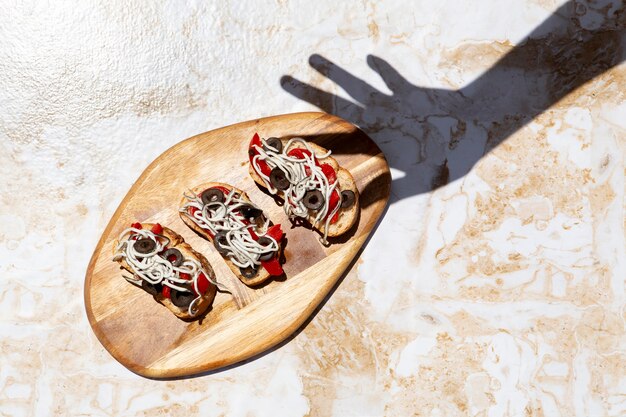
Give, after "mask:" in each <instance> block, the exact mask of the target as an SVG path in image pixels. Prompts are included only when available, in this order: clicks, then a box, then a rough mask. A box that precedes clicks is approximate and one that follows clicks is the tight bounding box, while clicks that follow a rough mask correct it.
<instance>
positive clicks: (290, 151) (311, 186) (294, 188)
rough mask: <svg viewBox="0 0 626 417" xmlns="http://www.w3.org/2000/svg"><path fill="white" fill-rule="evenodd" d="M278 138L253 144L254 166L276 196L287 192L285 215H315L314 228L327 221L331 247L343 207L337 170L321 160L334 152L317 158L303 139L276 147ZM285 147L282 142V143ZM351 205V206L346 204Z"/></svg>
mask: <svg viewBox="0 0 626 417" xmlns="http://www.w3.org/2000/svg"><path fill="white" fill-rule="evenodd" d="M274 139H275V138H270V139H267V140H263V139H260V138H259V136H258V134H255V135H254V137H253V138H252V141H251V142H250V150H249V155H250V163H251V164H252V167H253V168H254V170H255V172H256V173H257V174H258V175H259V176H260V177H261V179H262V180H263V182H264V183H265V186H266V187H267V189H268V190H269V191H270V193H272V194H276V193H277V192H278V191H279V190H280V191H282V192H283V193H284V198H285V205H284V206H283V207H284V209H285V213H286V214H287V215H288V216H289V217H290V218H291V219H293V218H295V217H303V218H307V217H308V216H309V215H311V216H314V221H313V222H312V223H313V227H315V226H316V225H317V224H318V223H320V222H322V221H323V222H324V236H323V238H322V239H321V240H322V243H324V244H327V243H328V241H327V237H328V227H329V225H330V224H332V223H336V222H337V220H338V218H339V213H338V211H339V209H340V208H341V206H342V204H343V201H342V200H343V199H342V195H341V194H340V193H339V189H338V186H339V182H338V181H337V173H336V172H335V169H334V168H333V167H332V166H331V165H330V164H326V163H320V162H319V160H320V159H324V158H327V157H328V156H330V154H331V152H330V151H328V152H327V153H325V154H321V155H316V154H315V152H314V151H313V149H312V148H311V146H310V145H309V144H308V143H307V142H306V141H305V140H304V139H301V138H292V139H290V140H289V141H288V142H287V144H286V145H285V146H284V147H283V146H273V145H274V143H275V142H276V141H275V140H274ZM281 145H282V142H281ZM352 200H353V202H354V193H352ZM346 204H347V203H346Z"/></svg>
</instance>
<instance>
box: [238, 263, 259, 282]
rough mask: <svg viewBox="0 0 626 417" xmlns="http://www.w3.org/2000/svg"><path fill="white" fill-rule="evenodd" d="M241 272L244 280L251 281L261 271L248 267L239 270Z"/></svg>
mask: <svg viewBox="0 0 626 417" xmlns="http://www.w3.org/2000/svg"><path fill="white" fill-rule="evenodd" d="M239 272H241V275H243V277H244V278H248V279H250V278H254V277H255V276H256V274H257V272H259V270H258V269H257V268H253V267H251V266H247V267H245V268H239Z"/></svg>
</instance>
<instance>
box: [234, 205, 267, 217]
mask: <svg viewBox="0 0 626 417" xmlns="http://www.w3.org/2000/svg"><path fill="white" fill-rule="evenodd" d="M239 211H241V214H242V215H243V217H244V218H246V219H249V218H253V219H256V218H258V217H259V216H262V215H263V210H261V209H260V208H256V207H252V206H248V205H246V206H241V207H240V208H239Z"/></svg>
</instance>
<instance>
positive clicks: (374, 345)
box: [0, 0, 626, 416]
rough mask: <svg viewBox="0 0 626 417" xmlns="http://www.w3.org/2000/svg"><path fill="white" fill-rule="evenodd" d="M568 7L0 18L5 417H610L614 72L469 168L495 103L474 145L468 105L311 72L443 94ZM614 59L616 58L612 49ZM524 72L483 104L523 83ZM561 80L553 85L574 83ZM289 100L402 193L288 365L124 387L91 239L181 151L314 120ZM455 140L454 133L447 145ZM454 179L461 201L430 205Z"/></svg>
mask: <svg viewBox="0 0 626 417" xmlns="http://www.w3.org/2000/svg"><path fill="white" fill-rule="evenodd" d="M246 3H247V4H246ZM561 4H563V2H561V1H550V0H548V1H526V2H522V1H509V0H507V1H502V0H489V1H486V2H485V1H483V2H465V1H460V0H448V1H443V2H428V1H416V2H407V1H386V2H373V1H372V2H370V1H363V2H339V1H316V2H307V1H302V2H288V1H277V2H269V1H265V2H260V1H259V2H241V1H240V2H236V1H233V2H186V3H185V2H179V1H171V2H162V3H158V4H155V3H153V2H140V1H137V2H124V1H119V2H110V1H103V2H81V1H76V2H57V3H56V4H47V3H44V2H35V1H33V2H18V3H15V4H12V3H11V2H5V3H3V5H2V6H0V177H1V178H2V182H1V184H2V185H1V186H0V189H1V190H2V193H1V200H0V274H1V276H2V285H1V286H0V414H3V415H10V416H21V415H37V416H41V415H50V414H58V415H79V414H93V415H140V414H146V415H161V414H164V415H228V416H247V415H259V416H263V415H267V416H279V415H289V416H299V415H305V414H311V415H323V416H324V415H330V414H334V415H337V416H348V415H356V416H365V415H389V416H404V415H428V416H453V415H477V416H487V415H489V416H501V415H511V416H521V415H526V416H528V415H533V416H540V415H550V416H559V415H561V416H573V415H577V416H605V415H611V416H618V415H623V413H625V412H626V401H625V400H624V398H626V397H625V394H626V379H625V378H624V375H626V369H625V365H624V364H625V363H626V351H625V346H626V338H625V336H624V277H625V276H626V267H625V262H626V256H625V253H624V245H625V243H624V223H623V219H624V205H623V201H624V171H623V169H624V147H625V143H624V138H625V126H624V120H626V106H625V104H624V97H623V94H624V90H625V86H626V84H625V77H626V74H625V71H624V66H623V65H622V66H618V67H614V68H612V69H611V70H609V71H608V72H605V73H603V74H602V75H600V76H599V77H597V78H595V79H594V80H592V81H590V82H589V83H587V84H585V85H583V86H582V87H580V88H578V89H577V90H576V91H574V92H572V94H570V95H569V96H567V97H565V98H563V99H562V100H560V101H559V102H558V103H556V104H554V105H552V106H551V107H550V108H549V110H548V111H547V112H546V113H544V114H542V115H540V116H538V117H536V118H535V120H534V121H533V122H532V123H530V124H527V125H525V126H524V127H523V128H521V129H516V131H515V134H513V135H512V136H510V137H508V136H507V140H506V142H504V143H503V144H502V145H501V146H499V147H498V148H497V149H496V150H495V151H493V152H491V153H489V154H488V155H487V156H485V157H483V158H482V159H480V157H481V156H482V155H483V153H484V147H485V145H484V144H485V142H486V141H488V137H489V134H490V133H493V134H497V128H498V127H497V126H495V125H493V126H486V125H485V123H486V120H487V119H488V118H487V119H485V118H484V117H485V115H494V117H496V116H495V115H497V114H498V112H499V111H500V110H501V108H502V107H501V105H500V104H499V103H502V101H501V100H502V97H503V96H504V95H505V94H507V91H508V90H506V91H505V90H495V91H491V92H487V93H485V94H483V95H481V96H480V97H474V98H473V99H474V102H473V104H472V106H470V107H472V108H475V104H476V103H479V106H484V107H483V108H484V109H485V110H484V111H483V112H481V113H480V115H481V117H483V119H482V122H481V120H479V121H478V122H476V121H474V122H472V120H475V119H472V117H471V115H470V113H469V112H468V111H466V109H465V108H464V107H463V106H456V107H455V105H454V104H450V105H448V104H446V103H448V102H447V101H446V100H448V99H450V100H453V101H454V100H456V99H457V98H458V95H455V93H445V92H442V93H441V94H440V95H434V96H432V95H431V96H428V95H425V94H426V93H424V91H422V90H419V89H416V88H414V87H406V89H401V90H400V91H398V92H396V93H395V95H393V96H391V97H389V96H385V95H374V96H372V95H368V93H367V91H366V88H365V87H363V86H356V87H354V88H353V89H352V91H345V90H343V89H341V88H339V87H338V86H337V84H335V83H333V82H332V81H331V80H329V79H328V78H326V77H324V76H322V75H321V74H320V73H318V72H317V71H315V70H313V69H312V68H311V67H310V65H309V63H308V61H309V57H310V56H311V55H312V54H315V53H317V54H321V55H323V56H324V57H326V58H328V59H330V60H332V61H333V62H335V63H336V64H338V65H340V66H342V67H343V68H345V69H346V70H347V71H348V72H349V73H351V74H354V75H355V76H356V77H359V78H361V79H363V80H366V81H367V82H368V83H370V84H371V85H372V86H374V87H375V88H377V89H379V90H380V91H382V92H383V93H385V94H388V93H390V91H389V90H388V88H387V87H386V86H385V83H384V82H383V80H381V78H379V77H378V76H377V75H376V72H375V71H373V70H372V69H371V68H370V67H368V64H367V58H366V57H367V56H368V54H373V55H376V56H379V57H382V58H384V59H385V60H387V61H388V62H389V63H390V64H391V65H392V66H393V68H395V70H396V71H398V72H399V73H400V74H402V75H403V76H404V77H406V79H407V80H408V81H409V82H410V83H411V84H413V85H419V86H423V87H427V88H438V89H447V90H451V91H454V90H456V89H458V88H462V87H464V86H466V85H468V84H469V83H471V82H472V81H473V80H476V79H477V78H478V77H480V76H481V74H483V73H484V72H485V71H486V70H487V69H488V68H489V67H490V66H492V65H493V64H494V63H495V62H496V61H497V60H498V59H499V58H500V57H502V56H503V55H504V54H506V53H507V52H509V51H511V49H512V48H513V47H514V46H515V45H517V44H519V43H520V42H522V41H523V40H524V38H525V36H526V35H527V34H528V33H530V32H531V31H532V30H533V29H534V28H535V27H537V26H538V25H539V24H540V23H541V22H542V21H543V20H544V19H546V18H547V17H548V16H549V15H550V14H551V13H552V12H553V11H554V10H556V9H557V7H559V6H560V5H561ZM605 4H606V7H604V5H605ZM619 7H623V5H620V3H618V2H615V4H611V3H608V2H606V3H602V4H600V5H599V6H596V7H595V8H594V7H585V6H584V5H582V4H580V5H579V6H578V8H577V9H576V12H577V13H578V15H579V18H580V20H579V21H577V22H576V23H575V25H574V26H575V27H576V28H578V29H576V30H574V31H573V32H572V33H571V36H570V37H569V38H568V39H572V42H575V40H576V36H577V33H579V32H580V33H582V32H583V30H584V29H586V30H596V29H598V28H600V29H602V28H604V26H603V25H605V24H606V21H607V20H614V21H617V23H616V24H618V25H623V22H624V21H623V19H624V15H623V14H621V15H619V14H618V15H616V14H615V13H616V9H618V8H619ZM622 13H623V10H622ZM616 16H617V17H616ZM619 19H621V20H619ZM548 29H549V28H545V33H542V32H541V31H540V32H537V33H536V35H537V36H539V37H541V36H548V34H549V32H550V31H549V30H548ZM621 30H622V31H623V30H624V27H623V26H621ZM622 33H623V32H622ZM546 39H549V38H546ZM607 39H612V40H613V41H615V36H613V37H611V36H609V37H608V38H607ZM622 40H623V38H622ZM540 44H548V43H547V41H545V42H544V41H541V42H540ZM602 44H603V43H601V44H600V45H602ZM549 45H552V46H549V47H547V49H541V47H540V48H539V49H538V50H539V51H543V52H546V51H547V53H549V52H550V51H552V52H554V53H555V54H557V53H558V54H560V55H559V56H562V55H563V53H564V52H563V51H567V50H568V48H571V47H572V45H574V44H573V43H565V44H554V45H553V44H549ZM610 46H611V48H612V49H610V50H609V52H608V53H609V54H615V55H616V56H620V55H619V54H621V53H623V46H624V43H623V42H622V43H619V41H618V44H617V46H621V47H622V49H621V50H620V49H619V48H614V47H615V44H610ZM552 47H553V49H550V48H552ZM534 56H535V55H533V53H532V51H531V52H529V53H528V56H527V57H526V58H527V64H526V63H525V62H522V63H517V64H515V65H517V66H518V67H519V68H521V69H520V70H519V71H518V72H515V70H513V71H512V72H506V73H505V74H504V75H502V76H500V75H498V76H496V77H495V78H494V80H500V81H498V82H497V83H496V84H497V85H499V86H500V87H502V86H505V85H506V83H503V82H502V78H499V77H505V78H506V77H509V76H510V77H511V78H510V79H511V83H512V84H513V85H520V83H523V80H528V74H529V71H531V72H532V71H533V65H534V64H533V57H534ZM621 56H622V58H620V59H623V55H621ZM314 62H315V59H314ZM560 62H561V63H560V64H559V63H558V62H557V63H556V65H555V66H554V67H551V68H548V75H550V74H556V73H558V72H559V71H561V70H563V69H564V64H567V62H568V61H567V59H565V61H560ZM515 65H513V66H514V67H515ZM285 75H289V76H293V77H295V78H297V79H299V80H302V81H304V82H307V83H310V84H312V85H314V86H316V87H318V88H321V89H323V90H326V91H330V92H333V93H336V94H338V95H339V96H341V97H343V98H346V99H350V98H351V97H354V98H355V100H357V101H360V102H361V103H362V104H363V105H364V106H365V111H364V112H363V114H360V113H359V114H357V113H350V111H347V110H346V107H345V103H343V102H342V101H341V100H338V99H334V100H333V101H332V102H326V104H327V105H328V106H327V107H326V110H329V111H333V112H336V113H338V114H340V115H343V116H345V117H349V118H350V119H351V120H352V121H354V122H357V123H358V124H359V125H361V126H362V127H363V128H364V129H365V130H366V132H367V133H369V134H370V135H371V136H372V137H373V138H374V140H376V141H377V142H378V143H379V145H380V146H381V147H382V148H383V150H384V151H385V152H386V154H387V157H388V159H389V161H390V164H391V166H392V169H393V175H394V186H393V197H392V202H391V203H392V204H391V206H390V208H389V210H388V212H387V215H386V217H385V218H384V219H383V220H382V222H381V224H380V226H379V227H378V230H377V232H376V234H375V235H374V236H373V237H372V239H371V240H370V242H369V245H368V247H367V248H366V250H365V252H364V253H363V255H362V259H361V260H360V261H359V262H358V263H357V264H356V266H355V268H354V270H353V271H352V272H351V273H350V274H349V275H348V276H347V277H346V279H345V280H344V281H343V283H342V284H341V286H340V287H339V289H338V290H337V291H336V292H335V294H334V295H333V297H332V298H331V299H330V301H329V302H328V303H327V304H326V305H325V307H324V308H323V309H322V311H321V312H320V313H319V314H318V315H317V316H316V317H315V318H314V319H313V321H312V322H311V323H310V324H309V325H308V327H307V328H306V329H305V330H304V331H303V332H302V333H301V334H299V335H298V336H297V337H296V338H295V339H294V340H293V341H291V342H290V343H289V344H287V345H286V346H284V347H282V348H280V349H278V350H276V351H274V352H272V353H271V354H268V355H266V356H264V357H262V358H260V359H258V360H256V361H254V362H252V363H249V364H246V365H243V366H240V367H236V368H233V369H229V370H226V371H223V372H219V373H215V374H212V375H208V376H203V377H199V378H195V379H187V380H178V381H168V382H159V381H151V380H147V379H143V378H141V377H139V376H136V375H134V374H132V373H131V372H129V371H127V370H126V369H125V368H123V367H122V366H121V365H119V364H118V363H117V362H115V361H114V360H113V359H112V358H111V357H110V356H109V355H108V353H106V351H105V350H104V349H103V348H102V346H101V345H100V344H99V343H98V341H97V340H96V338H95V336H94V335H93V333H92V332H91V329H90V327H89V324H88V322H87V319H86V316H85V313H84V305H83V298H82V297H83V295H82V292H83V287H82V286H83V278H84V273H85V269H86V267H87V263H88V261H89V257H90V255H91V252H92V250H93V249H94V247H95V245H96V242H97V239H98V237H99V235H100V233H101V232H102V231H103V229H104V226H105V225H106V223H107V222H108V220H109V218H110V216H111V215H112V214H113V211H114V210H115V208H116V207H117V205H118V203H119V202H120V201H121V200H122V198H123V196H124V195H125V193H126V191H127V190H128V188H129V187H130V185H131V184H132V182H133V181H134V180H135V179H136V178H137V177H138V176H139V174H140V173H141V172H142V170H143V169H144V168H145V167H146V166H147V164H148V163H149V162H150V161H152V160H153V159H154V158H155V157H156V156H158V155H159V154H160V153H161V152H163V151H164V150H165V149H167V148H168V147H170V146H172V145H173V144H175V143H177V142H179V141H180V140H182V139H184V138H186V137H189V136H191V135H193V134H196V133H200V132H203V131H206V130H210V129H213V128H217V127H220V126H224V125H228V124H231V123H234V122H238V121H243V120H248V119H252V118H257V117H261V116H267V115H273V114H281V113H289V112H295V111H302V110H312V109H316V107H315V106H314V105H312V104H310V103H308V102H306V101H303V100H299V99H298V98H296V97H294V95H292V94H289V93H288V92H286V91H285V89H283V88H282V87H281V83H280V80H281V77H283V76H285ZM289 85H292V84H289V83H288V84H287V85H286V87H285V88H286V89H289ZM547 88H548V89H549V86H548V87H547ZM291 91H292V92H293V93H294V94H296V95H297V94H298V93H297V92H298V91H301V90H298V89H297V88H296V89H295V90H291ZM511 91H513V92H514V93H517V92H516V90H515V89H512V90H511ZM544 93H545V91H544V90H543V89H539V90H538V91H536V94H538V95H539V96H541V95H542V94H544ZM516 98H517V97H512V99H516ZM493 103H496V104H493ZM490 105H493V108H492V109H490V107H489V106H490ZM518 110H519V111H520V112H521V113H519V115H520V116H523V115H524V114H526V113H527V112H528V111H530V110H529V109H528V108H523V106H522V107H520V108H519V109H518ZM512 116H515V114H513V115H512ZM460 120H466V121H467V122H468V125H467V127H466V129H465V130H464V131H463V132H461V134H460V136H459V137H460V142H459V145H458V147H455V146H456V145H455V146H451V145H450V143H451V141H454V140H457V139H459V137H457V139H455V136H454V135H455V129H457V128H458V126H459V125H458V122H459V121H460ZM483 122H484V123H483ZM494 132H495V133H494ZM446 160H447V161H448V163H447V164H448V169H449V175H450V179H451V180H453V181H451V183H450V184H448V185H446V186H444V187H442V188H439V189H437V190H436V191H429V190H430V185H431V183H432V182H433V177H436V176H437V173H438V172H439V171H438V170H440V169H441V166H443V164H444V161H446ZM468 170H469V173H468Z"/></svg>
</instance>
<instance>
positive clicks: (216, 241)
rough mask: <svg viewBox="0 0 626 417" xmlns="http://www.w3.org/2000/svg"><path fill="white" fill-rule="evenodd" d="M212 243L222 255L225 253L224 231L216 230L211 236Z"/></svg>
mask: <svg viewBox="0 0 626 417" xmlns="http://www.w3.org/2000/svg"><path fill="white" fill-rule="evenodd" d="M213 245H214V246H215V249H217V251H218V252H219V253H221V254H222V255H226V254H227V253H228V248H226V247H225V246H228V239H227V238H226V232H218V233H217V234H216V235H215V237H214V238H213Z"/></svg>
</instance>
